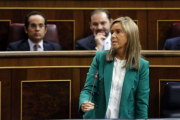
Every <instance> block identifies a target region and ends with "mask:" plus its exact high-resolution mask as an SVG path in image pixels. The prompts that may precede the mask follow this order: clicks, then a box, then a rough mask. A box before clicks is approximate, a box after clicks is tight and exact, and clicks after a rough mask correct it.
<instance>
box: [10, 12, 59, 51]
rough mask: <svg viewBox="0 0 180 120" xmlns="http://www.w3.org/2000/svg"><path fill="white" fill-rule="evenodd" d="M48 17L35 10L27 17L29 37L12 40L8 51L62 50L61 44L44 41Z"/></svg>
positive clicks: (26, 24) (26, 25) (26, 26)
mask: <svg viewBox="0 0 180 120" xmlns="http://www.w3.org/2000/svg"><path fill="white" fill-rule="evenodd" d="M46 25H47V19H46V17H45V16H44V15H43V14H42V13H40V12H36V11H33V12H31V13H29V14H28V15H27V16H26V18H25V26H24V29H25V32H26V33H27V35H28V39H23V40H20V41H16V42H12V43H10V44H9V46H8V48H7V51H52V50H61V46H60V45H58V44H56V43H52V42H48V41H44V40H43V38H44V36H45V34H46V31H47V26H46Z"/></svg>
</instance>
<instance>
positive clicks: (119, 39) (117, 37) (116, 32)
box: [111, 22, 127, 50]
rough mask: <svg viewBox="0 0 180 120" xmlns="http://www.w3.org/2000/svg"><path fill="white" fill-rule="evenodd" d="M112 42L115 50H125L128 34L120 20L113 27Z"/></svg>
mask: <svg viewBox="0 0 180 120" xmlns="http://www.w3.org/2000/svg"><path fill="white" fill-rule="evenodd" d="M111 42H112V47H113V49H114V50H125V48H126V43H127V34H126V33H125V31H124V30H123V28H122V25H121V23H120V22H117V23H115V24H113V25H112V27H111Z"/></svg>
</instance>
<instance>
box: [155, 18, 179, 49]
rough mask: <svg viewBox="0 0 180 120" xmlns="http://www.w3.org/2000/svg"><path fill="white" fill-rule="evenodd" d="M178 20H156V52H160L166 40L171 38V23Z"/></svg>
mask: <svg viewBox="0 0 180 120" xmlns="http://www.w3.org/2000/svg"><path fill="white" fill-rule="evenodd" d="M175 22H180V21H179V20H158V21H157V31H158V32H157V35H158V36H157V42H158V43H157V44H158V50H162V49H163V47H164V44H165V42H166V40H167V39H169V38H172V27H173V23H175Z"/></svg>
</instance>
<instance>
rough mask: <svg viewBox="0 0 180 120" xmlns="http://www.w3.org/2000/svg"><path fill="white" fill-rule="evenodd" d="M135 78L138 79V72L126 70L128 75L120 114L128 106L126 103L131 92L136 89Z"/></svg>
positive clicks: (124, 85)
mask: <svg viewBox="0 0 180 120" xmlns="http://www.w3.org/2000/svg"><path fill="white" fill-rule="evenodd" d="M135 78H136V71H135V70H132V69H130V68H129V67H128V68H127V69H126V74H125V78H124V83H123V88H122V94H121V103H120V111H119V112H121V111H122V110H123V109H124V107H125V105H127V104H126V101H127V99H128V96H129V94H130V91H131V89H134V80H135Z"/></svg>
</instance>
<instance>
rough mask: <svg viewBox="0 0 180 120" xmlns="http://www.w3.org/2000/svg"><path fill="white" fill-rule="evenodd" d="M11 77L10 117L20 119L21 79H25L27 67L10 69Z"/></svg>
mask: <svg viewBox="0 0 180 120" xmlns="http://www.w3.org/2000/svg"><path fill="white" fill-rule="evenodd" d="M11 77H12V88H11V89H12V103H11V106H12V110H11V119H12V120H20V113H21V109H20V106H21V102H20V98H21V81H23V80H27V69H14V70H12V73H11Z"/></svg>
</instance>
